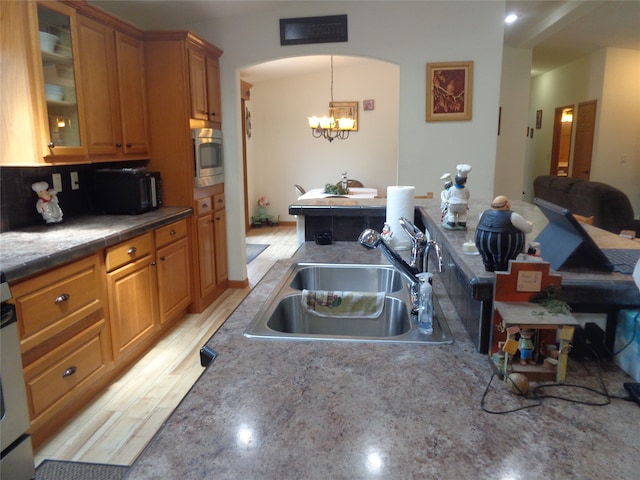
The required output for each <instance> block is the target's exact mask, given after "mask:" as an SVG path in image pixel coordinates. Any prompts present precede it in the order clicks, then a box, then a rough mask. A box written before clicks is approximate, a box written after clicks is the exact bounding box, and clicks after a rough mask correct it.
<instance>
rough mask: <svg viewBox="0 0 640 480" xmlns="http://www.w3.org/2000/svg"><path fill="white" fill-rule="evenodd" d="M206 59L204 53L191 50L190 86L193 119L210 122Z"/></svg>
mask: <svg viewBox="0 0 640 480" xmlns="http://www.w3.org/2000/svg"><path fill="white" fill-rule="evenodd" d="M206 68H207V67H206V58H205V56H204V54H203V53H202V52H200V51H199V50H196V49H194V48H189V86H190V87H191V118H196V119H198V120H209V107H208V105H207V70H206Z"/></svg>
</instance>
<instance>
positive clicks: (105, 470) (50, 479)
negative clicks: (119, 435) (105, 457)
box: [35, 460, 129, 480]
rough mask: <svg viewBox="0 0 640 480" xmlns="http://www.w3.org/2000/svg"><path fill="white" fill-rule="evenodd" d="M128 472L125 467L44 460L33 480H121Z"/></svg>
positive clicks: (127, 468)
mask: <svg viewBox="0 0 640 480" xmlns="http://www.w3.org/2000/svg"><path fill="white" fill-rule="evenodd" d="M128 470H129V467H127V466H125V465H105V464H102V463H85V462H66V461H59V460H45V461H44V462H42V463H41V464H40V465H38V468H36V478H35V480H121V479H122V478H123V477H124V475H125V474H126V473H127V471H128Z"/></svg>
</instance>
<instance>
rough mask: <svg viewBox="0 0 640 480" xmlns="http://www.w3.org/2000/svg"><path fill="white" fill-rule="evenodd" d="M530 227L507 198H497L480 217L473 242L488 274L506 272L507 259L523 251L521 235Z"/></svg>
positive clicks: (499, 196) (527, 231) (530, 224)
mask: <svg viewBox="0 0 640 480" xmlns="http://www.w3.org/2000/svg"><path fill="white" fill-rule="evenodd" d="M532 228H533V224H532V223H531V222H529V221H527V220H526V219H525V218H524V217H522V215H520V214H518V213H516V212H512V211H511V205H510V203H509V199H508V198H507V197H505V196H504V195H498V196H497V197H496V198H494V199H493V201H492V202H491V209H490V210H485V211H484V212H483V213H482V215H481V216H480V221H479V222H478V227H477V228H476V236H475V242H476V247H477V248H478V251H479V252H480V255H481V256H482V262H483V263H484V269H485V270H486V271H488V272H495V271H507V270H508V269H509V260H515V259H516V258H517V257H518V254H520V253H521V252H522V250H523V248H524V240H525V239H524V234H525V233H529V232H530V231H531V230H532Z"/></svg>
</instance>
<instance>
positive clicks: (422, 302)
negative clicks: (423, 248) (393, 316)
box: [418, 272, 433, 335]
mask: <svg viewBox="0 0 640 480" xmlns="http://www.w3.org/2000/svg"><path fill="white" fill-rule="evenodd" d="M418 280H420V293H419V298H418V329H419V330H420V332H421V333H424V334H425V335H431V334H432V333H433V286H432V282H433V275H432V274H431V273H429V272H425V273H420V274H418Z"/></svg>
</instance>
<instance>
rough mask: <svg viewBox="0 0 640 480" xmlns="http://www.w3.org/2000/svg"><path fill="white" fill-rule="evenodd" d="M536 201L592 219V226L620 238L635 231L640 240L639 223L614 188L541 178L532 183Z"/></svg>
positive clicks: (584, 182)
mask: <svg viewBox="0 0 640 480" xmlns="http://www.w3.org/2000/svg"><path fill="white" fill-rule="evenodd" d="M533 193H534V195H535V196H536V197H538V198H542V199H543V200H547V201H548V202H551V203H555V204H556V205H560V206H561V207H564V208H567V209H569V210H570V211H571V213H574V214H578V215H582V216H584V217H593V225H594V226H596V227H598V228H602V229H603V230H608V231H609V232H613V233H615V234H619V233H620V232H621V231H622V230H633V231H635V232H636V237H640V220H636V219H634V214H633V207H632V206H631V202H630V201H629V198H628V197H627V196H626V195H625V193H624V192H622V191H621V190H618V189H617V188H615V187H612V186H611V185H607V184H606V183H600V182H591V181H586V180H581V179H578V178H571V177H556V176H553V175H542V176H540V177H538V178H536V179H535V180H534V182H533Z"/></svg>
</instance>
